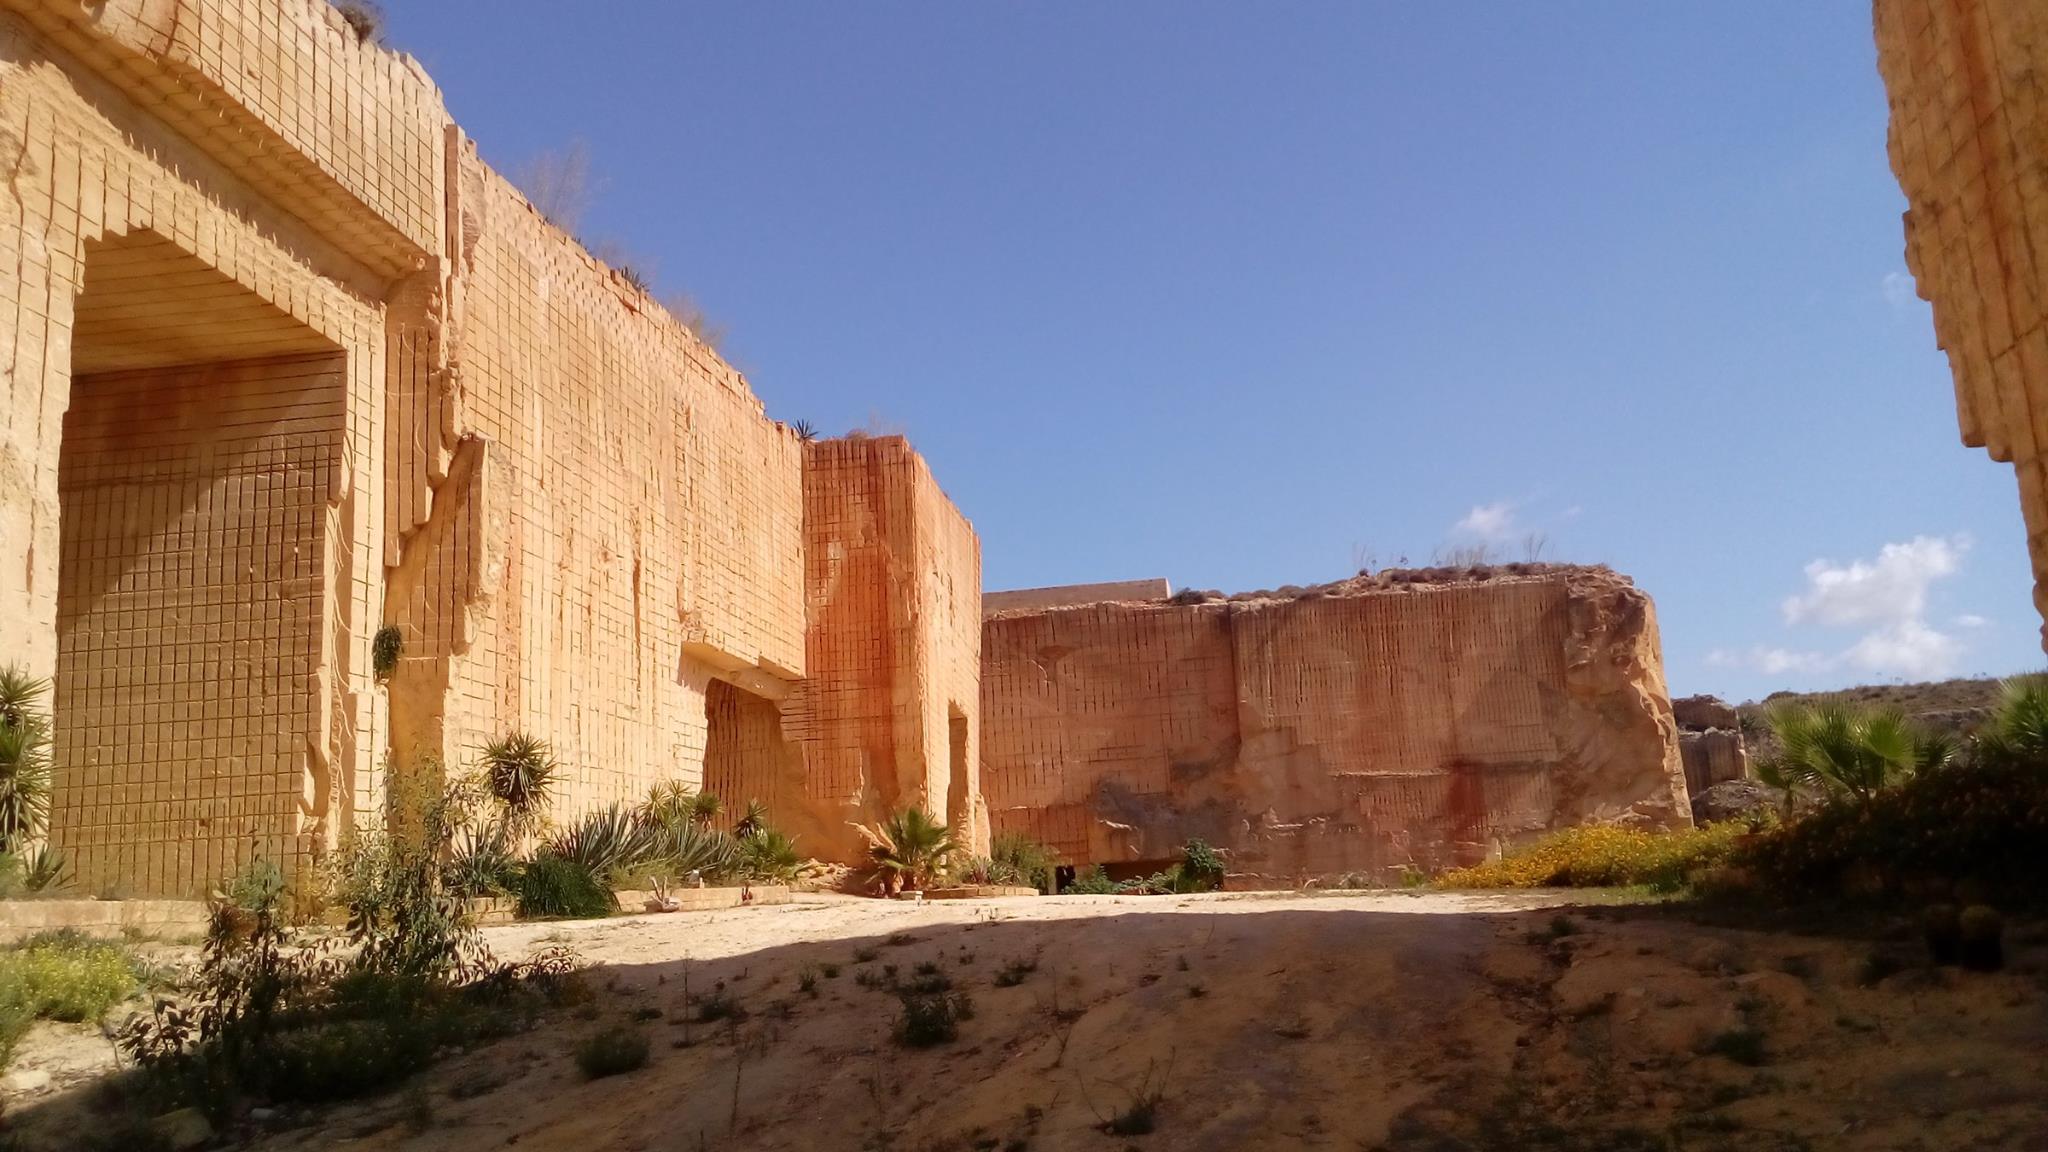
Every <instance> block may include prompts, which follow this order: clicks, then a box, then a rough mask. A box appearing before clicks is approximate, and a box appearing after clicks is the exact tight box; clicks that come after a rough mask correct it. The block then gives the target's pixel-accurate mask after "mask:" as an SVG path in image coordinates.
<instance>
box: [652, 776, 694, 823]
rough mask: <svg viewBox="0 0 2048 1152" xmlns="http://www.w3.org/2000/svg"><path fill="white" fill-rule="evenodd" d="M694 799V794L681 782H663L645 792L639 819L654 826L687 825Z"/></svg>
mask: <svg viewBox="0 0 2048 1152" xmlns="http://www.w3.org/2000/svg"><path fill="white" fill-rule="evenodd" d="M696 799H697V795H696V793H694V792H692V791H690V786H689V785H687V784H685V783H683V782H682V781H681V780H664V781H662V782H661V783H659V784H656V785H655V786H654V787H652V788H649V789H648V790H647V799H646V801H645V802H644V803H642V804H641V805H640V818H641V819H642V820H645V821H648V822H650V823H654V824H672V823H688V822H689V819H690V805H691V804H692V803H694V802H695V801H696Z"/></svg>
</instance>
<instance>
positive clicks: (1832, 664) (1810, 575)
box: [1707, 535, 1987, 679]
mask: <svg viewBox="0 0 2048 1152" xmlns="http://www.w3.org/2000/svg"><path fill="white" fill-rule="evenodd" d="M1969 550H1970V538H1969V537H1968V536H1962V535H1957V536H1949V537H1937V536H1915V537H1914V538H1912V539H1911V540H1907V541H1905V542H1903V543H1897V544H1886V545H1885V546H1884V547H1883V548H1880V549H1879V550H1878V553H1877V558H1876V559H1874V560H1861V559H1859V560H1852V561H1850V562H1849V563H1847V564H1837V563H1834V562H1832V561H1828V560H1815V561H1814V562H1813V563H1811V564H1808V565H1807V566H1806V588H1805V590H1804V591H1802V592H1800V593H1799V594H1798V595H1795V596H1789V597H1787V598H1786V599H1785V600H1784V602H1783V603H1782V604H1780V605H1779V608H1780V610H1781V612H1782V613H1783V615H1784V618H1785V623H1786V625H1787V626H1788V627H1802V626H1816V627H1821V628H1839V629H1859V630H1861V631H1862V633H1863V634H1862V635H1861V636H1860V637H1858V638H1857V639H1856V641H1855V642H1854V643H1852V644H1850V645H1849V646H1848V647H1847V648H1844V649H1842V650H1841V651H1839V652H1833V653H1829V652H1820V651H1812V650H1802V649H1794V648H1784V647H1771V646H1765V645H1758V646H1756V647H1753V648H1751V649H1749V650H1748V651H1746V652H1732V651H1730V650H1728V649H1716V650H1715V651H1713V652H1710V653H1708V654H1707V661H1708V663H1710V664H1714V665H1716V666H1719V667H1736V666H1743V667H1751V668H1755V669H1757V670H1758V671H1761V672H1764V673H1766V674H1768V675H1785V674H1791V673H1800V674H1812V673H1818V672H1827V671H1832V670H1835V669H1842V668H1847V669H1853V670H1855V671H1856V672H1858V673H1861V674H1864V675H1879V676H1903V677H1908V678H1911V679H1933V678H1937V677H1942V676H1948V675H1952V674H1953V673H1954V672H1955V670H1956V667H1957V666H1958V664H1959V663H1960V662H1961V659H1962V655H1963V648H1964V645H1963V642H1962V640H1961V639H1960V638H1958V637H1956V636H1954V635H1952V634H1950V633H1948V632H1943V631H1941V630H1940V629H1937V628H1935V627H1934V626H1933V625H1931V624H1929V623H1928V621H1927V600H1928V590H1929V589H1930V588H1931V587H1932V586H1933V585H1934V584H1935V583H1936V582H1937V581H1940V580H1944V579H1946V578H1948V577H1950V576H1953V575H1955V574H1956V573H1957V572H1960V571H1962V567H1963V556H1964V555H1965V554H1966V553H1967V552H1969ZM1985 623H1987V622H1986V621H1985V620H1984V618H1983V617H1981V616H1974V615H1962V616H1957V617H1955V619H1954V622H1953V624H1954V626H1955V627H1958V628H1980V627H1983V626H1984V625H1985Z"/></svg>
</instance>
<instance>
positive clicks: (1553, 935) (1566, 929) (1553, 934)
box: [1522, 916, 1579, 944]
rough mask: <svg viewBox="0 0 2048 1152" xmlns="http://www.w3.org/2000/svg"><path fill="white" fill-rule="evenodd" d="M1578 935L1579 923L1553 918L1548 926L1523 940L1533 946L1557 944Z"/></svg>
mask: <svg viewBox="0 0 2048 1152" xmlns="http://www.w3.org/2000/svg"><path fill="white" fill-rule="evenodd" d="M1578 934H1579V926H1578V923H1577V922H1576V921H1574V920H1573V919H1572V918H1571V917H1569V916H1552V917H1551V918H1550V923H1549V924H1548V925H1547V926H1545V927H1543V928H1541V929H1536V930H1533V931H1531V932H1529V933H1528V934H1527V935H1525V936H1523V937H1522V938H1523V939H1524V940H1527V941H1528V942H1529V943H1531V944H1555V943H1556V942H1558V941H1559V940H1562V939H1564V938H1565V937H1567V936H1576V935H1578Z"/></svg>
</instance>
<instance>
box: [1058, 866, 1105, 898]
mask: <svg viewBox="0 0 2048 1152" xmlns="http://www.w3.org/2000/svg"><path fill="white" fill-rule="evenodd" d="M1116 890H1117V886H1116V881H1114V880H1111V879H1110V878H1109V873H1107V872H1105V871H1103V870H1102V865H1100V864H1097V865H1095V866H1094V867H1092V868H1089V869H1088V870H1087V871H1085V872H1082V873H1079V874H1078V875H1076V876H1075V877H1074V879H1073V882H1072V883H1070V884H1068V885H1067V886H1066V887H1065V888H1063V889H1061V891H1062V892H1065V893H1067V894H1068V895H1073V896H1113V895H1115V894H1116Z"/></svg>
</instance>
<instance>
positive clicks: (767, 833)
mask: <svg viewBox="0 0 2048 1152" xmlns="http://www.w3.org/2000/svg"><path fill="white" fill-rule="evenodd" d="M740 854H741V858H742V863H743V865H744V866H745V868H746V870H747V874H748V875H750V876H752V877H753V878H754V879H756V880H767V881H771V882H774V883H778V884H787V883H789V882H790V881H792V880H794V879H796V874H797V872H798V870H800V869H801V868H802V867H803V857H802V856H801V855H800V854H798V852H797V850H796V841H795V840H793V839H791V838H789V837H788V836H784V835H783V834H782V833H780V832H777V831H776V830H775V829H773V828H770V827H768V826H766V825H762V826H761V827H760V828H758V829H756V830H755V831H754V832H753V833H752V834H751V835H749V836H747V837H746V839H744V840H741V841H740Z"/></svg>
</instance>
